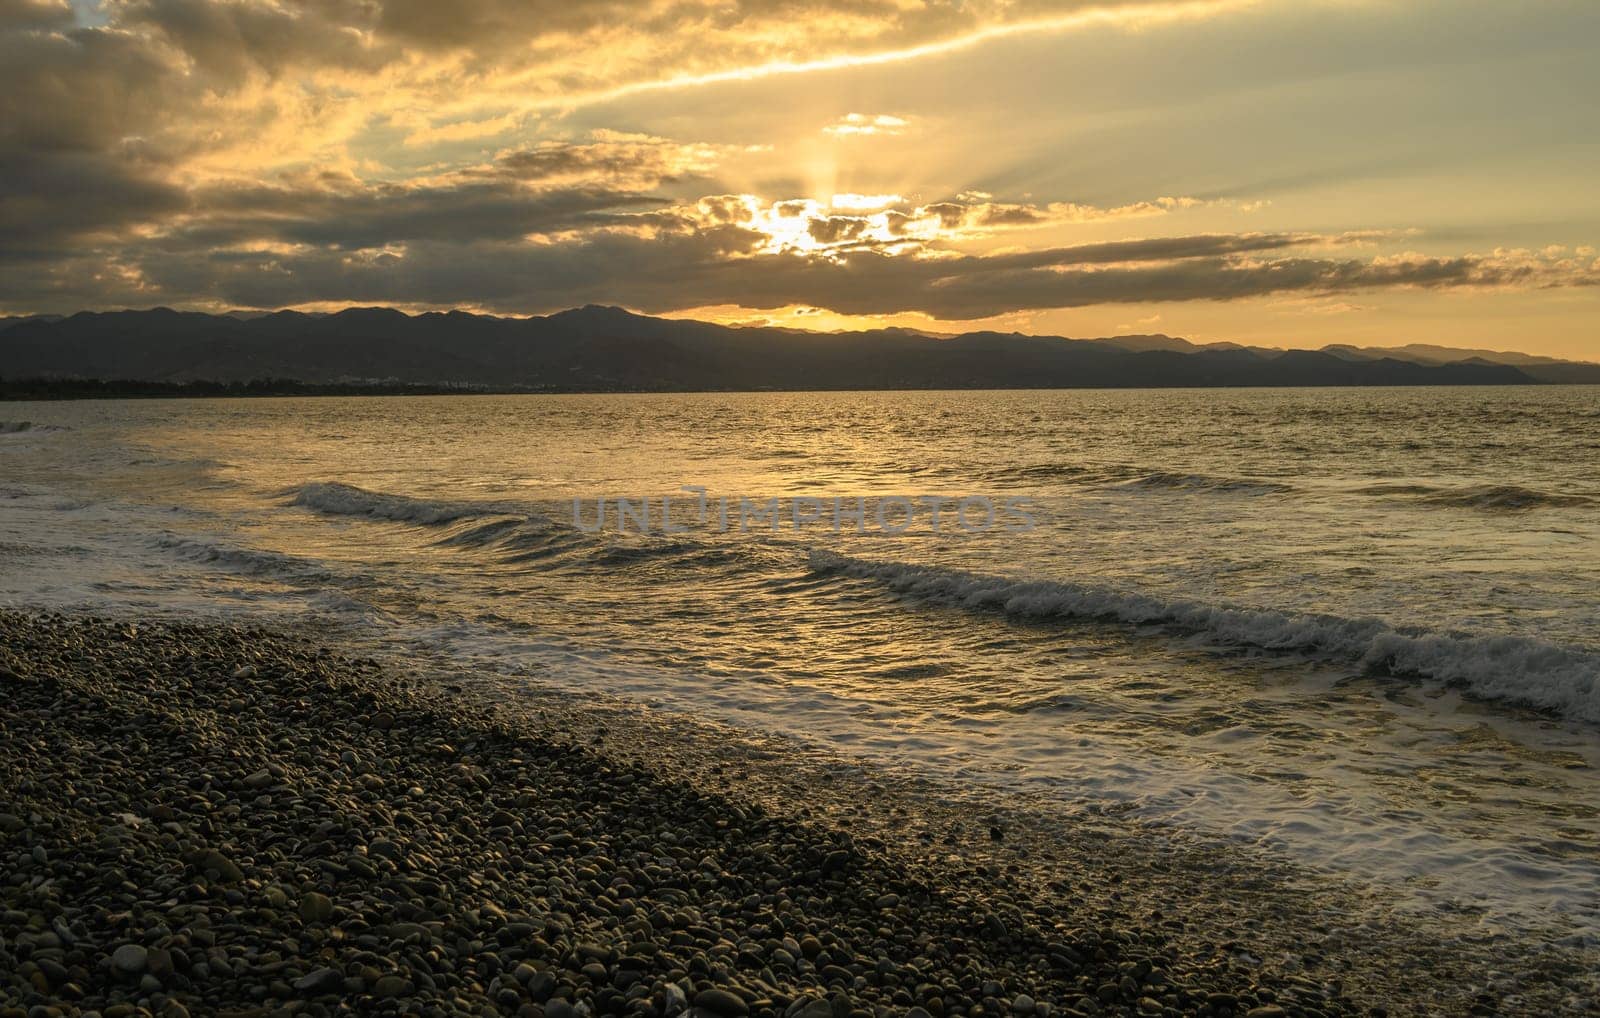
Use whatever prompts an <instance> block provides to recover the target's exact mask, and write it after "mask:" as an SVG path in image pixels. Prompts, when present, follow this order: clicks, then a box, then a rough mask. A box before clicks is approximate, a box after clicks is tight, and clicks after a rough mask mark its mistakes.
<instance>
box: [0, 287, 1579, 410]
mask: <svg viewBox="0 0 1600 1018" xmlns="http://www.w3.org/2000/svg"><path fill="white" fill-rule="evenodd" d="M1428 349H1429V350H1432V349H1434V348H1428ZM1463 353H1464V354H1466V356H1463V357H1461V358H1459V359H1455V360H1444V359H1442V358H1438V357H1434V356H1432V355H1430V357H1429V358H1428V359H1426V360H1424V359H1421V355H1420V354H1417V353H1415V352H1411V353H1407V352H1403V351H1396V352H1390V351H1371V350H1357V349H1355V348H1345V347H1340V348H1331V349H1328V350H1262V349H1256V348H1245V347H1240V346H1237V345H1235V344H1225V343H1224V344H1209V345H1204V346H1197V345H1195V344H1192V343H1189V342H1188V341H1187V340H1182V339H1177V338H1174V337H1170V336H1126V337H1112V338H1108V339H1066V338H1062V337H1059V336H1025V335H1021V334H1018V333H999V332H971V333H965V334H963V335H959V336H949V337H934V336H929V335H927V334H924V333H920V332H917V331H915V330H908V329H883V330H877V331H870V332H850V333H813V332H802V331H798V330H792V329H777V328H762V327H733V326H724V325H714V324H710V323H706V322H696V321H685V320H676V319H665V318H651V317H647V316H644V315H636V314H632V313H630V312H628V311H624V310H622V309H620V308H614V307H599V306H589V307H583V308H577V309H574V310H571V311H563V312H561V313H559V314H553V315H549V316H547V317H538V318H497V317H493V316H488V315H473V314H467V313H464V312H460V311H451V312H439V313H429V314H422V315H407V314H403V313H401V312H399V311H395V310H392V309H388V308H351V309H348V310H345V311H340V312H337V313H333V314H303V313H300V312H296V311H279V312H273V313H266V314H254V313H243V314H241V313H233V314H225V315H209V314H201V313H197V312H180V311H173V310H171V309H167V308H156V309H153V310H149V311H112V312H81V313H79V314H75V315H70V316H66V317H61V318H51V317H34V318H27V319H6V320H3V321H0V376H4V377H5V378H8V379H13V380H15V379H24V378H37V379H108V380H109V379H117V380H137V381H146V382H159V383H183V382H191V381H196V380H204V381H208V382H218V383H237V382H244V381H249V380H252V379H268V378H272V379H297V380H299V381H301V382H304V383H307V384H312V385H347V384H366V383H371V384H383V385H391V386H394V385H399V386H416V385H425V386H445V387H463V386H465V387H474V388H487V389H494V390H501V391H505V390H546V391H611V390H629V391H632V390H659V391H684V390H703V389H704V390H747V389H949V388H1076V387H1095V388H1104V387H1173V386H1286V385H1296V386H1299V385H1501V384H1503V385H1516V384H1530V383H1535V382H1540V381H1552V380H1587V379H1580V378H1577V377H1574V378H1571V379H1566V378H1562V379H1555V378H1550V377H1541V375H1540V374H1538V373H1536V372H1540V373H1542V372H1548V371H1557V370H1559V371H1565V372H1572V373H1579V372H1581V370H1586V369H1594V370H1596V371H1597V372H1600V365H1572V364H1567V363H1565V362H1555V361H1552V362H1549V363H1545V362H1543V361H1538V362H1536V363H1528V364H1509V363H1498V362H1491V361H1490V360H1489V359H1488V358H1487V357H1485V356H1479V355H1477V353H1476V352H1463ZM1595 380H1600V378H1597V379H1595Z"/></svg>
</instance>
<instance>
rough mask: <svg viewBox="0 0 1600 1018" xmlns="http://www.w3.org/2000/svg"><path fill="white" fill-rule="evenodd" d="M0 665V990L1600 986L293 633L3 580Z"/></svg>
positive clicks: (769, 742) (1292, 881) (1424, 996)
mask: <svg viewBox="0 0 1600 1018" xmlns="http://www.w3.org/2000/svg"><path fill="white" fill-rule="evenodd" d="M0 690H3V693H4V698H5V701H6V704H7V708H8V709H7V710H6V711H5V712H4V714H3V716H0V734H3V736H4V737H3V738H0V777H3V778H4V780H3V782H0V786H3V787H4V788H5V789H6V790H7V791H6V796H5V799H4V801H0V858H3V859H5V860H6V861H7V870H8V871H9V872H8V874H7V879H6V881H5V885H4V887H3V889H0V895H3V896H4V901H3V903H0V904H3V908H0V1015H7V1016H9V1015H11V1014H19V1015H31V1014H33V1013H40V1014H49V1013H59V1014H80V1013H99V1014H101V1015H104V1016H105V1018H115V1016H117V1015H133V1014H140V1013H150V1014H172V1015H177V1014H182V1013H191V1014H213V1013H215V1014H222V1013H234V1014H237V1015H244V1014H258V1015H269V1014H280V1013H282V1014H288V1013H305V1014H327V1013H332V1012H333V1011H334V1010H336V1009H337V1008H338V1006H339V1002H340V1001H347V1002H350V1003H351V1005H352V1006H354V1007H357V1008H359V1009H363V1010H370V1011H374V1012H377V1013H421V1014H457V1013H460V1014H473V1013H477V1014H525V1015H533V1016H539V1015H543V1016H548V1018H577V1016H579V1015H587V1014H619V1015H639V1016H650V1018H657V1016H670V1015H673V1014H677V1013H680V1012H683V1011H686V1010H694V1011H698V1012H699V1014H700V1015H704V1016H706V1018H712V1016H717V1018H743V1016H746V1015H752V1016H762V1018H764V1016H767V1015H772V1016H779V1015H782V1016H786V1018H794V1016H802V1018H851V1016H854V1018H886V1016H889V1015H895V1016H898V1015H910V1016H911V1018H924V1016H926V1018H944V1016H951V1018H954V1016H958V1015H965V1016H967V1018H981V1016H993V1015H1012V1016H1015V1018H1030V1016H1031V1018H1051V1016H1054V1015H1073V1014H1149V1015H1154V1014H1161V1015H1168V1014H1200V1015H1216V1016H1218V1018H1222V1016H1226V1015H1231V1014H1238V1015H1255V1016H1256V1018H1268V1016H1273V1015H1306V1016H1314V1015H1344V1014H1370V1013H1385V1012H1387V1013H1395V1014H1402V1013H1404V1014H1412V1013H1416V1014H1428V1013H1436V1014H1464V1013H1479V1014H1559V1013H1574V1014H1577V1013H1584V1012H1585V1010H1586V1008H1588V1007H1592V1006H1593V1004H1594V999H1595V998H1594V996H1593V994H1594V988H1593V985H1592V983H1586V982H1585V978H1586V977H1587V978H1589V979H1592V977H1588V976H1586V971H1587V969H1588V966H1586V965H1585V960H1586V959H1585V955H1584V953H1583V952H1582V951H1581V950H1578V949H1568V948H1563V947H1560V946H1557V945H1550V944H1545V945H1530V944H1528V943H1526V942H1524V941H1520V940H1516V939H1512V938H1507V937H1505V936H1503V935H1501V936H1497V935H1496V934H1495V933H1494V931H1492V930H1485V929H1482V928H1481V927H1477V926H1475V925H1474V924H1473V923H1472V921H1471V918H1470V917H1463V921H1462V923H1461V924H1460V926H1459V927H1458V928H1451V927H1448V926H1446V925H1444V924H1441V923H1437V922H1432V921H1430V922H1421V921H1417V922H1414V923H1413V922H1410V921H1408V920H1407V919H1406V918H1405V917H1404V916H1401V915H1398V914H1395V913H1392V912H1388V911H1386V910H1385V909H1384V907H1383V902H1382V901H1381V900H1378V899H1377V898H1375V897H1373V896H1371V895H1366V896H1364V895H1363V894H1362V893H1360V891H1358V890H1357V889H1353V888H1348V887H1344V886H1341V885H1337V884H1334V883H1332V882H1331V881H1329V880H1328V879H1327V878H1325V877H1321V876H1319V875H1314V874H1310V873H1307V872H1305V871H1299V870H1295V869H1293V868H1292V867H1289V866H1287V865H1284V864H1277V863H1270V862H1268V861H1265V860H1261V859H1259V858H1257V857H1256V856H1254V855H1252V854H1250V853H1247V852H1244V851H1243V850H1239V849H1234V848H1231V847H1229V846H1219V845H1204V844H1200V843H1196V842H1191V841H1189V840H1186V839H1184V838H1183V837H1181V836H1178V835H1176V834H1171V835H1170V836H1161V835H1159V834H1155V833H1153V832H1152V831H1151V830H1150V829H1148V828H1142V827H1138V826H1136V825H1133V824H1128V823H1125V822H1123V821H1121V820H1120V819H1119V818H1117V817H1114V816H1104V817H1098V818H1088V817H1079V818H1075V819H1074V820H1073V821H1072V822H1071V823H1067V824H1062V823H1060V822H1057V821H1055V820H1053V819H1051V818H1050V817H1048V816H1047V815H1046V814H1045V813H1044V812H1035V811H1030V810H1028V809H1025V808H1022V807H1021V806H1020V805H1017V804H1013V805H1011V806H1003V805H997V804H995V803H993V802H985V801H984V799H983V795H982V793H981V792H974V793H972V794H970V795H968V794H962V793H961V791H960V790H954V789H950V788H947V787H941V786H938V785H935V784H932V783H930V782H928V781H927V780H926V779H917V778H913V777H910V776H907V775H902V774H892V773H885V772H881V771H873V770H870V769H866V768H863V767H861V766H859V765H858V764H855V763H852V762H851V761H848V760H844V759H841V758H834V757H829V756H827V755H826V754H822V753H819V752H816V751H815V750H814V748H812V747H807V746H804V745H801V744H798V743H795V742H793V741H792V740H784V739H780V738H763V737H760V736H759V735H755V734H752V733H741V732H737V731H734V730H730V729H722V728H719V727H718V726H715V725H711V724H707V723H700V722H695V721H692V720H689V719H684V718H681V717H676V716H671V715H665V714H662V713H659V712H655V711H652V710H649V709H648V708H646V707H643V706H641V705H638V704H631V703H627V702H623V701H613V700H607V699H605V698H592V699H589V698H586V699H585V700H584V701H583V702H579V701H578V700H577V699H576V698H574V697H571V696H564V695H561V694H556V693H553V692H551V693H540V694H539V695H538V696H537V697H534V698H528V697H522V698H517V699H515V700H511V699H507V698H504V697H501V698H496V697H495V696H494V693H495V690H494V688H493V687H491V686H489V685H488V684H482V685H480V684H478V683H474V682H473V681H472V675H471V673H470V672H466V671H462V672H459V673H456V672H446V671H441V670H440V669H438V668H437V667H435V666H434V665H432V664H431V663H428V662H420V661H412V662H406V661H401V660H392V661H385V662H378V661H374V660H372V659H361V658H354V657H350V656H347V655H344V654H341V653H339V652H337V651H335V650H331V649H328V648H327V647H325V646H321V645H319V644H318V642H316V640H315V639H312V638H308V637H306V636H304V635H296V634H290V633H285V632H274V631H270V630H265V629H260V628H253V627H242V626H223V625H215V624H208V625H196V624H179V623H170V622H158V621H146V620H128V619H91V618H82V617H63V616H46V615H28V614H19V613H15V612H7V611H0ZM1588 957H1589V960H1592V954H1591V955H1589V956H1588ZM7 973H8V974H9V975H7ZM39 1007H44V1008H45V1009H46V1010H44V1011H36V1009H37V1008H39ZM51 1007H54V1008H56V1009H57V1010H56V1011H55V1012H51V1011H49V1010H48V1009H49V1008H51ZM141 1009H142V1010H141ZM919 1012H920V1013H919Z"/></svg>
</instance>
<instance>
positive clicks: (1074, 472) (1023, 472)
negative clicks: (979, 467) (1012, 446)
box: [983, 463, 1095, 481]
mask: <svg viewBox="0 0 1600 1018" xmlns="http://www.w3.org/2000/svg"><path fill="white" fill-rule="evenodd" d="M1094 473H1095V472H1094V471H1093V470H1092V469H1091V468H1089V467H1085V466H1080V465H1078V464H1076V463H1028V464H1024V465H1022V466H1008V467H995V468H994V469H992V470H988V471H986V472H985V473H984V475H983V476H984V479H985V480H989V481H1052V480H1063V479H1069V478H1088V477H1091V476H1092V475H1093V474H1094Z"/></svg>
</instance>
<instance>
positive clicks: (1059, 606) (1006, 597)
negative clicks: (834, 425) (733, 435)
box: [811, 551, 1600, 722]
mask: <svg viewBox="0 0 1600 1018" xmlns="http://www.w3.org/2000/svg"><path fill="white" fill-rule="evenodd" d="M811 568H812V570H813V571H815V572H817V573H819V574H824V575H840V576H850V577H856V578H859V579H869V580H876V581H878V582H880V583H882V584H884V585H885V586H886V587H888V588H889V589H890V590H893V591H896V592H898V593H902V594H907V595H910V596H912V597H915V598H919V599H923V600H927V601H931V602H935V603H940V604H947V605H952V606H955V607H959V608H964V609H969V610H977V611H998V612H1002V613H1004V614H1007V615H1015V616H1022V617H1029V618H1058V619H1084V620H1100V621H1113V622H1122V623H1128V624H1132V625H1155V626H1161V627H1164V628H1166V629H1169V630H1173V631H1178V632H1182V633H1187V634H1195V635H1199V636H1203V637H1204V638H1206V639H1207V640H1209V641H1211V642H1213V643H1216V644H1220V645H1225V646H1233V647H1244V648H1251V649H1258V650H1270V651H1279V652H1287V653H1296V654H1303V655H1306V656H1310V657H1315V658H1321V659H1328V660H1334V661H1339V662H1343V663H1345V664H1348V665H1351V666H1354V667H1358V668H1361V669H1362V670H1364V671H1367V672H1370V673H1375V674H1388V675H1394V676H1406V677H1414V678H1420V679H1428V680H1434V681H1438V682H1443V683H1446V684H1448V685H1452V686H1458V687H1461V688H1463V689H1465V690H1467V691H1469V692H1470V693H1472V694H1473V695H1475V696H1478V697H1482V698H1484V699H1490V700H1501V701H1505V702H1507V703H1514V704H1519V705H1523V706H1529V707H1534V708H1538V709H1540V710H1546V711H1552V712H1554V713H1557V714H1560V715H1562V716H1564V717H1567V718H1572V719H1574V720H1580V721H1588V722H1600V654H1595V653H1593V652H1591V651H1587V650H1582V649H1578V648H1572V647H1563V646H1559V645H1556V644H1552V643H1548V642H1546V641H1542V640H1537V639H1533V638H1531V637H1523V636H1510V635H1486V636H1472V635H1461V634H1454V633H1434V632H1426V631H1401V630H1399V629H1396V628H1394V627H1392V626H1390V625H1389V624H1388V623H1385V622H1383V621H1381V620H1379V619H1371V618H1368V619H1347V618H1340V617H1338V616H1332V615H1313V614H1304V613H1295V612H1284V611H1276V610H1271V609H1253V608H1243V607H1232V606H1225V605H1208V604H1204V603H1201V602H1198V601H1189V600H1182V599H1168V598H1163V597H1158V596H1155V595H1151V594H1144V593H1138V592H1129V591H1120V590H1115V589H1112V588H1107V587H1094V586H1088V585H1083V584H1076V583H1069V582H1060V581H1053V580H1016V579H1006V578H1003V577H994V576H984V575H981V574H976V573H967V572H962V571H959V570H953V569H943V568H939V567H933V566H915V565H909V564H905V563H897V562H872V561H867V560H864V559H855V558H850V557H848V556H843V555H837V554H834V553H831V552H822V551H813V552H812V553H811Z"/></svg>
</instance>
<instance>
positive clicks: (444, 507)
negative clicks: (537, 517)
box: [285, 481, 511, 526]
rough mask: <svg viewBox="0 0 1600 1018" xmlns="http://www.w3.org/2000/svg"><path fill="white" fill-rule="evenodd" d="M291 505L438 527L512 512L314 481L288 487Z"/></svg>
mask: <svg viewBox="0 0 1600 1018" xmlns="http://www.w3.org/2000/svg"><path fill="white" fill-rule="evenodd" d="M285 494H288V495H292V496H293V497H292V498H291V499H290V503H289V504H290V505H297V506H300V507H302V508H305V509H311V510H314V511H316V512H319V513H323V514H325V515H329V516H366V517H368V518H371V519H377V520H392V521H394V522H396V523H419V524H422V525H424V526H437V525H439V524H443V523H454V522H455V521H457V520H464V519H471V518H473V517H480V516H502V515H506V514H507V513H509V512H510V511H511V510H509V509H507V508H506V507H504V506H500V505H491V504H484V503H472V502H447V501H438V500H434V499H427V498H412V497H411V496H409V495H390V494H388V493H386V492H381V491H368V490H367V489H366V488H358V487H356V486H355V485H353V484H342V483H340V482H338V481H313V482H311V483H309V484H302V485H301V486H300V487H298V488H291V489H289V491H288V492H285Z"/></svg>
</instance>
